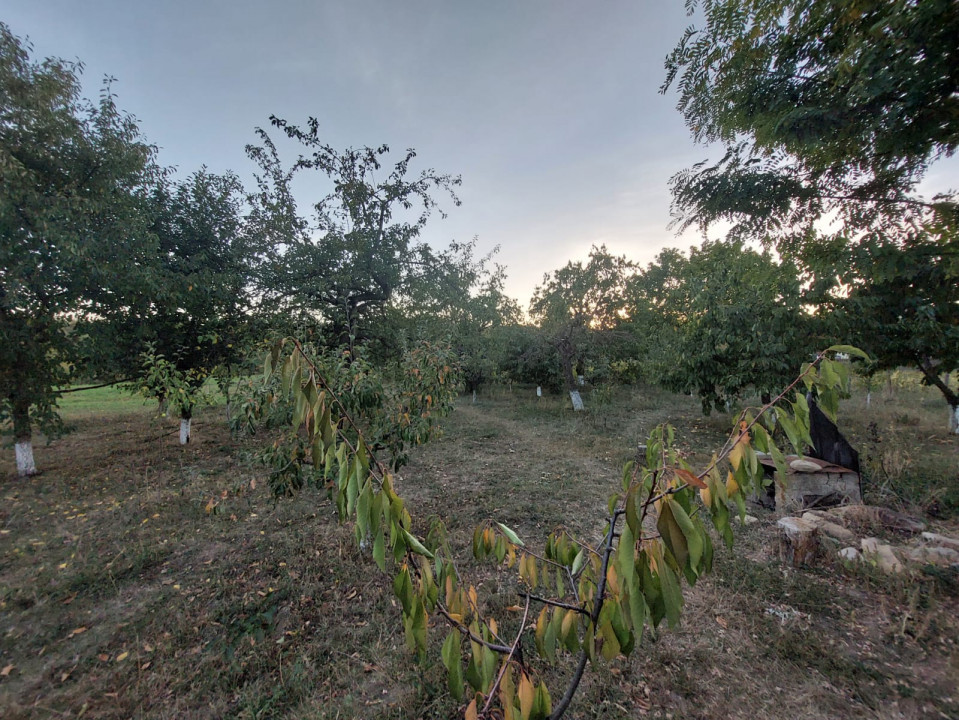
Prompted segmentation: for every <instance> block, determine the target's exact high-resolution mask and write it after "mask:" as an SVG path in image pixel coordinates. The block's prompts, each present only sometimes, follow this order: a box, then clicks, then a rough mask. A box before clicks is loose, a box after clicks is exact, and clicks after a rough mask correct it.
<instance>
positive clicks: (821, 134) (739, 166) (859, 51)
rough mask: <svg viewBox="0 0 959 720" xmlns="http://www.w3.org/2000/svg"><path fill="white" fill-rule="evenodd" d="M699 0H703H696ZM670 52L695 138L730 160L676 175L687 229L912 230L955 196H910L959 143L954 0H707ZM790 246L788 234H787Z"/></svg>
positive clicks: (678, 211) (778, 232)
mask: <svg viewBox="0 0 959 720" xmlns="http://www.w3.org/2000/svg"><path fill="white" fill-rule="evenodd" d="M688 5H689V6H690V8H691V9H692V8H694V7H695V6H696V5H700V3H696V2H695V1H693V2H690V3H689V4H688ZM701 7H702V10H703V13H704V15H705V25H704V27H702V28H700V29H697V28H695V27H690V28H689V29H688V30H687V31H686V33H685V34H684V36H683V38H682V39H681V41H680V42H679V44H678V45H677V46H676V48H675V49H674V50H673V51H672V53H671V54H670V55H669V57H668V58H667V61H666V69H667V77H666V82H665V83H664V84H663V88H662V89H663V91H664V92H665V91H666V90H667V89H668V88H670V87H671V86H673V84H676V85H677V87H678V90H679V104H678V107H679V109H680V111H681V112H682V113H683V116H684V118H685V120H686V124H687V125H688V126H689V128H690V129H691V130H692V132H693V137H694V138H695V139H696V140H697V141H700V142H720V143H723V144H725V146H726V155H725V157H724V158H723V159H722V160H721V161H720V162H719V163H717V164H715V165H712V166H707V165H706V164H705V163H701V164H699V165H697V166H695V167H694V168H693V169H691V170H687V171H684V172H682V173H679V174H678V175H676V176H675V177H674V178H673V180H672V185H673V208H674V212H675V215H676V218H677V222H678V223H679V225H680V227H688V226H689V225H693V224H695V225H707V224H710V223H712V222H715V221H717V220H727V221H730V222H732V223H733V231H732V232H733V233H734V234H740V235H749V236H753V237H759V238H765V237H766V236H770V237H775V238H778V239H779V240H780V241H781V242H785V241H792V243H801V242H802V241H804V240H807V239H808V237H809V232H810V231H811V229H812V228H813V225H814V224H815V223H816V222H817V221H818V220H820V219H821V218H824V217H826V216H831V215H835V216H837V217H838V218H839V219H840V220H841V222H842V230H843V232H845V233H846V234H847V235H855V234H858V233H868V232H871V231H872V232H875V231H886V232H888V231H890V230H891V229H893V228H899V229H901V228H902V227H913V226H915V225H916V224H917V223H920V222H922V221H923V220H925V219H927V218H928V217H929V215H930V214H931V213H933V212H935V211H941V212H950V213H955V212H956V198H955V196H954V195H953V196H951V197H942V198H938V199H937V200H936V202H933V203H928V202H926V201H925V200H923V199H922V198H920V197H919V196H917V195H916V193H915V187H916V184H917V182H918V181H919V180H920V179H921V178H922V177H923V175H924V173H925V171H926V169H927V168H928V167H929V165H930V163H932V162H933V161H935V160H936V159H937V158H939V157H941V156H943V155H948V154H951V153H953V152H954V151H955V149H956V147H957V144H959V120H957V117H959V45H957V43H956V41H955V38H956V37H957V35H959V6H957V5H956V3H954V2H951V0H929V1H928V2H921V3H916V2H910V1H909V0H894V1H892V2H871V1H864V2H853V3H850V2H838V1H837V0H804V1H799V0H719V1H713V0H705V1H704V2H702V3H701ZM786 244H788V243H786Z"/></svg>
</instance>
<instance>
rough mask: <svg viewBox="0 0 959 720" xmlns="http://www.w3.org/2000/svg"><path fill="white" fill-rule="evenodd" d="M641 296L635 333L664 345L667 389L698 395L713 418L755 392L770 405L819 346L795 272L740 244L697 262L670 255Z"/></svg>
mask: <svg viewBox="0 0 959 720" xmlns="http://www.w3.org/2000/svg"><path fill="white" fill-rule="evenodd" d="M633 296H634V298H636V299H637V301H638V304H637V306H636V307H635V308H634V309H633V310H631V312H632V314H633V315H634V317H635V318H636V320H635V324H634V331H635V332H639V333H641V334H644V335H647V336H648V337H651V338H653V342H654V343H655V344H657V345H659V352H658V353H653V354H652V357H653V358H654V359H655V360H656V361H657V364H658V367H657V370H658V373H657V375H658V377H659V379H660V382H662V383H663V385H665V386H666V387H667V388H668V389H670V390H673V391H674V392H682V393H692V392H695V393H697V394H698V395H699V398H700V400H702V403H703V412H705V413H707V414H708V413H709V412H710V411H711V410H712V409H714V408H715V409H716V410H720V409H728V407H729V403H730V401H732V400H733V399H735V398H737V397H739V396H741V395H742V393H743V392H744V391H745V390H746V389H747V388H752V389H754V390H755V391H756V392H757V393H759V394H760V395H762V396H763V402H764V403H766V402H768V401H769V398H770V396H771V393H772V392H774V391H775V389H776V388H779V387H782V386H783V385H785V384H786V383H787V382H788V381H789V379H790V378H792V377H795V376H796V374H797V373H798V371H799V368H800V366H801V365H802V364H803V362H804V361H805V360H806V359H808V357H809V353H810V352H811V349H812V348H814V347H815V346H816V340H815V337H814V335H813V333H812V330H813V319H812V318H811V317H810V316H809V315H807V314H806V313H805V311H804V310H803V302H804V301H803V294H802V292H801V289H800V277H799V273H798V271H797V269H796V267H795V265H794V264H793V263H791V262H788V261H784V262H776V261H775V260H774V259H773V258H772V256H771V255H770V254H769V253H768V252H763V253H760V252H756V251H755V250H750V249H748V248H745V247H743V245H742V243H739V242H727V243H721V242H706V243H704V244H703V246H702V247H700V248H692V249H691V250H690V254H689V258H688V259H687V258H685V257H683V256H682V255H680V254H679V253H677V252H676V251H674V250H668V251H665V252H664V253H663V254H662V255H660V257H659V258H658V259H657V262H656V263H653V264H651V265H650V266H649V267H648V268H647V270H646V271H645V272H644V273H642V274H641V275H639V276H637V277H636V279H635V290H634V292H633Z"/></svg>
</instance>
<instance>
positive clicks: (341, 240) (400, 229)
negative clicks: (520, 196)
mask: <svg viewBox="0 0 959 720" xmlns="http://www.w3.org/2000/svg"><path fill="white" fill-rule="evenodd" d="M271 122H272V123H273V125H274V127H277V128H279V129H281V130H282V131H283V132H284V134H285V135H286V136H287V137H288V138H289V139H291V140H293V141H295V142H297V143H300V144H301V145H302V146H304V147H305V148H306V149H307V150H308V151H309V154H307V155H301V156H299V157H298V159H297V160H296V161H295V162H294V163H293V165H292V166H291V168H290V169H289V170H286V169H284V167H283V163H282V162H281V160H280V158H279V153H278V151H277V148H276V145H275V144H274V142H273V141H272V140H271V138H270V136H269V135H268V134H267V133H266V132H265V131H263V130H258V131H257V132H258V136H259V139H260V142H261V145H258V146H254V145H250V146H248V147H247V153H248V154H249V156H250V157H251V158H252V159H253V160H254V161H255V162H256V163H257V164H258V165H259V168H260V174H259V175H258V177H257V187H258V190H257V192H256V193H255V194H254V195H253V200H254V205H255V208H254V211H253V213H252V215H251V231H252V232H253V233H255V236H256V237H257V238H258V243H259V257H258V264H257V268H256V272H255V277H256V278H257V281H258V282H257V287H256V290H257V293H258V295H260V297H261V305H262V306H265V307H268V308H276V309H278V310H280V311H282V312H284V313H287V314H294V315H297V316H299V317H301V318H303V319H305V320H306V321H308V322H312V323H313V324H314V325H315V326H316V328H317V329H318V330H320V331H322V332H323V333H324V334H325V336H326V339H327V342H328V343H329V344H330V345H337V344H350V345H352V344H353V343H354V342H356V341H371V340H373V339H374V325H375V324H376V322H377V321H383V319H384V318H385V312H386V308H387V306H388V304H389V302H390V300H391V299H393V298H394V297H395V296H397V295H398V294H399V295H402V293H403V290H404V288H406V287H408V285H409V283H410V282H412V281H413V280H414V279H415V278H416V277H418V276H419V275H421V274H422V275H427V274H428V272H429V270H430V269H431V265H430V261H431V259H432V253H431V252H430V249H429V246H427V245H426V244H425V243H420V242H418V238H419V235H420V233H421V231H422V230H423V228H424V227H425V225H426V222H427V220H428V219H429V217H430V215H431V214H432V213H433V212H434V211H439V206H438V203H437V201H436V200H435V199H434V197H433V195H432V193H434V192H437V191H438V192H440V193H443V194H448V195H449V196H450V198H451V199H452V201H453V203H454V204H457V205H458V204H459V200H458V199H457V197H456V195H455V192H454V191H455V188H456V187H457V186H458V185H459V184H460V179H459V178H458V177H452V176H450V175H445V174H439V173H436V172H435V171H433V170H431V169H430V170H424V171H422V172H420V173H419V174H418V175H416V176H414V177H410V164H411V162H412V161H413V159H414V158H415V157H416V153H415V152H414V151H413V150H407V151H406V153H405V154H404V155H403V156H402V158H401V159H400V160H398V161H397V162H395V163H394V165H393V167H392V169H391V170H389V172H388V173H387V174H386V177H385V178H384V179H377V175H378V174H380V172H381V171H382V170H383V167H382V163H383V161H384V159H385V158H386V157H387V156H388V155H389V147H388V146H386V145H381V146H379V147H377V148H370V147H364V148H359V149H356V148H350V149H347V150H345V151H342V152H340V151H338V150H335V149H334V148H332V147H330V146H329V145H326V144H324V143H323V142H322V141H321V140H320V138H319V123H318V122H317V121H316V120H315V119H313V118H311V119H310V120H309V123H308V125H307V127H306V128H305V129H303V128H299V127H297V126H294V125H290V124H288V123H287V122H286V121H285V120H281V119H279V118H276V117H271ZM310 170H315V171H317V172H319V173H321V174H322V175H325V176H326V178H327V179H328V180H329V184H330V186H331V187H330V190H329V192H328V193H327V194H326V195H324V196H323V197H321V198H320V199H319V200H318V201H316V202H315V203H314V204H313V205H312V210H313V215H312V218H310V219H307V218H304V217H302V216H301V215H300V214H299V211H298V209H297V204H296V201H295V199H294V196H293V191H292V188H291V185H292V182H293V179H294V178H295V177H296V176H297V175H298V174H299V173H300V172H302V171H310ZM440 214H441V215H442V211H440Z"/></svg>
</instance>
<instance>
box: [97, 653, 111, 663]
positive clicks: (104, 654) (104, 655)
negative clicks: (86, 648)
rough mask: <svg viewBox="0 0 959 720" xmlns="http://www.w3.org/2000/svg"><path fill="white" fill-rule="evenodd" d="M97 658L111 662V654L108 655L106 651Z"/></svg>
mask: <svg viewBox="0 0 959 720" xmlns="http://www.w3.org/2000/svg"><path fill="white" fill-rule="evenodd" d="M97 660H99V661H100V662H110V656H109V655H107V654H106V653H100V654H99V655H97Z"/></svg>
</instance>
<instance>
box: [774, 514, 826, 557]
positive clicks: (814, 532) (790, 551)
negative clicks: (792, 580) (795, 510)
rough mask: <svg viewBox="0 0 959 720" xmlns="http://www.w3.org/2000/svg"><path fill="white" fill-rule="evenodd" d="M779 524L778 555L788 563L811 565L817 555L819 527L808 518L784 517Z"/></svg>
mask: <svg viewBox="0 0 959 720" xmlns="http://www.w3.org/2000/svg"><path fill="white" fill-rule="evenodd" d="M776 524H777V525H778V526H779V557H780V558H781V559H782V561H783V562H785V563H788V564H790V565H793V566H794V567H795V566H799V565H812V564H814V563H815V561H816V557H817V556H818V555H819V528H817V527H816V526H815V525H814V524H813V523H811V522H809V521H808V520H803V519H802V518H797V517H784V518H782V519H781V520H780V521H779V522H778V523H776Z"/></svg>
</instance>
